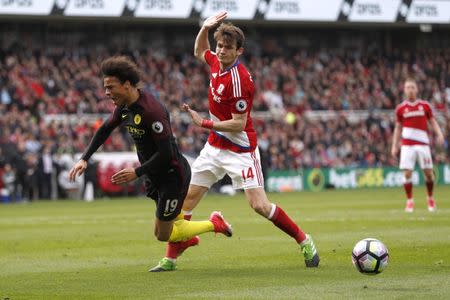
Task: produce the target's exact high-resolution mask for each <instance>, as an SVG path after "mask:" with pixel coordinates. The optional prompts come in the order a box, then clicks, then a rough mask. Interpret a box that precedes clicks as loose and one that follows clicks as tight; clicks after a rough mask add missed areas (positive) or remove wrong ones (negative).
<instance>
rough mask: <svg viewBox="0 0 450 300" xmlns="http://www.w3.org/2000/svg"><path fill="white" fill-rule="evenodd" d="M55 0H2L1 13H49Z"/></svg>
mask: <svg viewBox="0 0 450 300" xmlns="http://www.w3.org/2000/svg"><path fill="white" fill-rule="evenodd" d="M54 3H55V0H0V15H49V14H50V12H51V11H52V8H53V4H54Z"/></svg>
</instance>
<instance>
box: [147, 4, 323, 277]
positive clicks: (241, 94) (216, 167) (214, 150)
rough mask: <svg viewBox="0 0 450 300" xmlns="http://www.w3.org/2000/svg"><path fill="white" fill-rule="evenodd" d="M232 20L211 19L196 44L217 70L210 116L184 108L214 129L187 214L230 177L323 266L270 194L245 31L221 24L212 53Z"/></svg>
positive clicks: (173, 247)
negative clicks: (245, 58)
mask: <svg viewBox="0 0 450 300" xmlns="http://www.w3.org/2000/svg"><path fill="white" fill-rule="evenodd" d="M226 16H227V13H226V12H222V13H219V14H217V15H215V16H213V17H210V18H208V19H207V20H206V21H205V22H204V24H203V26H202V28H201V29H200V31H199V33H198V35H197V38H196V40H195V48H194V55H195V57H196V58H197V59H199V60H200V61H202V62H205V63H207V64H208V65H209V67H210V72H211V75H210V82H209V92H208V102H209V118H208V119H203V118H201V117H200V115H199V114H198V113H197V112H196V111H194V110H192V109H191V108H190V107H189V105H188V104H184V107H183V108H184V109H185V110H186V111H187V112H188V113H189V114H190V116H191V118H192V122H193V123H194V124H195V125H197V126H201V127H203V128H205V129H208V130H210V134H209V137H208V141H207V143H206V144H205V146H204V148H203V149H202V151H201V153H200V156H199V157H198V158H197V159H196V160H195V162H194V163H193V165H192V179H191V184H190V186H189V191H188V195H187V197H186V199H185V201H184V204H183V210H184V211H185V216H186V212H188V215H190V213H191V211H192V209H194V208H195V207H196V206H197V204H198V203H199V201H200V200H201V199H202V197H203V196H204V195H205V193H206V192H207V191H208V190H209V188H210V187H211V185H213V184H214V183H215V182H217V181H218V180H220V179H221V178H222V177H223V176H224V175H225V174H228V175H229V176H230V177H231V179H232V182H233V187H234V188H235V189H244V192H245V196H246V198H247V200H248V202H249V204H250V206H251V207H252V208H253V209H254V210H255V211H256V212H257V213H258V214H260V215H261V216H263V217H264V218H267V219H268V220H270V221H271V222H272V223H273V224H274V225H275V226H277V227H278V228H280V229H281V230H282V231H284V232H285V233H286V234H288V235H290V236H291V237H292V238H293V239H294V240H295V241H296V243H298V244H299V245H300V248H301V250H302V253H303V256H304V259H305V264H306V266H307V267H317V266H318V265H319V255H318V253H317V250H316V247H315V245H314V242H313V240H312V238H311V236H309V235H308V234H306V233H304V232H303V231H302V230H301V229H300V228H299V227H298V226H297V224H296V223H295V222H294V221H293V220H292V219H291V218H290V217H289V216H288V215H287V214H286V213H285V212H284V211H283V210H282V209H281V208H280V207H279V206H278V205H276V204H274V203H271V202H270V201H269V200H268V199H267V195H266V193H265V191H264V179H263V175H262V171H261V162H260V155H259V150H258V147H257V137H256V132H255V130H254V128H253V123H252V118H251V115H250V114H251V108H252V104H253V96H254V84H253V80H252V77H251V75H250V73H249V72H248V71H247V69H246V68H245V66H244V65H243V64H242V63H241V62H240V60H239V57H240V55H242V53H243V52H244V48H243V44H244V40H245V38H244V34H243V32H242V30H241V29H240V28H238V27H236V26H234V25H232V24H230V23H227V24H225V23H224V24H221V25H220V26H219V27H218V29H217V30H216V31H215V33H214V39H215V41H216V43H217V45H216V51H215V52H213V51H211V50H210V45H209V41H208V32H209V29H210V28H212V27H214V26H216V25H218V24H220V23H221V22H222V21H223V20H224V19H225V18H226ZM183 250H184V249H183ZM170 256H172V257H170ZM174 256H175V257H174ZM176 256H177V243H169V245H168V249H167V252H166V257H165V258H163V260H164V259H168V258H171V259H174V258H176ZM164 267H165V266H164V262H162V263H161V262H160V264H159V265H158V266H157V267H155V268H156V269H155V270H158V271H161V270H162V269H164ZM166 269H167V270H172V269H174V268H170V267H169V268H166Z"/></svg>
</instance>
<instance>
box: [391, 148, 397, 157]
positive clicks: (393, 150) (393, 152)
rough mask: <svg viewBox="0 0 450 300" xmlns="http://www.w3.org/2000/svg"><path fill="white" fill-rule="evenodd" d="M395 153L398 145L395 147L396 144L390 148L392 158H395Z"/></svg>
mask: <svg viewBox="0 0 450 300" xmlns="http://www.w3.org/2000/svg"><path fill="white" fill-rule="evenodd" d="M397 154H398V147H397V146H392V149H391V155H392V156H393V157H394V158H397Z"/></svg>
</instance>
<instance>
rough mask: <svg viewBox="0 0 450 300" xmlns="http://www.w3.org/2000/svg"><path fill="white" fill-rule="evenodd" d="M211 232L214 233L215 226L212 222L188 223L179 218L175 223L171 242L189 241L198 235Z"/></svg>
mask: <svg viewBox="0 0 450 300" xmlns="http://www.w3.org/2000/svg"><path fill="white" fill-rule="evenodd" d="M180 215H181V214H180ZM210 231H214V225H213V223H212V222H211V221H187V220H184V219H178V217H177V219H176V221H175V222H173V229H172V233H171V234H170V238H169V242H182V241H187V240H189V239H191V238H193V237H194V236H196V235H198V234H202V233H205V232H210Z"/></svg>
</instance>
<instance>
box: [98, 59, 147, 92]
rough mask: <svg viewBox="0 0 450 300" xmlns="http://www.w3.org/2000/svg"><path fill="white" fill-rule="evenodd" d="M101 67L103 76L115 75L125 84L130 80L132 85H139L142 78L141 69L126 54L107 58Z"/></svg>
mask: <svg viewBox="0 0 450 300" xmlns="http://www.w3.org/2000/svg"><path fill="white" fill-rule="evenodd" d="M100 69H101V70H102V73H103V76H113V77H116V78H117V79H119V81H120V82H121V83H122V84H123V83H125V81H127V80H128V81H129V82H130V84H131V85H132V86H137V84H138V83H139V81H140V79H141V71H139V68H138V67H137V65H136V64H135V63H134V62H133V61H132V60H131V59H130V58H128V57H126V56H113V57H110V58H107V59H105V60H104V61H103V62H102V64H101V67H100Z"/></svg>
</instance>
